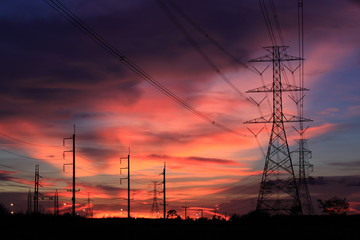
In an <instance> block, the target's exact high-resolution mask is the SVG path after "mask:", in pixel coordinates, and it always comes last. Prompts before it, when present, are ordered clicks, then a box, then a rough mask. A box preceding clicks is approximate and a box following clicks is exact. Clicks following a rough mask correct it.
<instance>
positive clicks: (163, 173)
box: [162, 162, 166, 219]
mask: <svg viewBox="0 0 360 240" xmlns="http://www.w3.org/2000/svg"><path fill="white" fill-rule="evenodd" d="M162 175H163V194H164V197H163V201H164V202H163V205H164V219H166V163H165V162H164V169H163V172H162Z"/></svg>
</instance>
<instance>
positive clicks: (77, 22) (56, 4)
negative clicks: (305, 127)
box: [44, 0, 248, 137]
mask: <svg viewBox="0 0 360 240" xmlns="http://www.w3.org/2000/svg"><path fill="white" fill-rule="evenodd" d="M44 1H45V2H46V3H47V4H48V5H49V6H51V7H52V8H53V9H54V10H56V11H57V12H58V13H59V14H61V15H62V16H63V17H65V18H66V19H67V20H68V21H69V22H70V23H71V24H73V25H74V26H76V27H77V28H79V29H80V30H81V31H82V32H83V33H85V34H86V35H87V36H88V37H90V38H91V39H92V40H93V41H95V42H96V43H97V44H98V45H100V46H101V47H102V48H104V49H105V50H106V51H107V52H108V53H110V54H111V55H112V56H113V57H114V58H115V59H116V60H118V61H120V62H121V63H122V64H124V65H125V66H126V67H127V68H129V69H130V70H131V71H132V72H134V73H135V74H136V75H138V76H139V77H141V78H142V79H144V80H145V81H147V82H148V83H149V84H150V85H152V86H153V87H155V88H156V89H158V90H159V91H160V92H161V93H163V94H164V95H166V96H167V97H169V98H170V99H171V100H173V101H174V102H176V103H177V104H179V105H180V106H181V107H183V108H184V109H186V110H188V111H190V112H191V113H192V114H194V115H195V116H197V117H199V118H202V119H203V120H205V121H207V122H208V123H210V124H212V125H214V126H216V127H218V128H220V129H222V130H224V131H227V132H230V133H232V134H235V135H237V136H241V137H248V135H246V134H242V133H240V132H238V131H236V130H233V129H230V128H228V127H225V126H224V125H222V124H219V123H217V122H216V121H214V120H213V119H212V118H211V117H210V116H208V115H207V114H204V113H202V112H200V111H199V110H197V109H196V108H194V107H193V106H191V105H190V104H189V103H187V102H186V101H185V100H183V99H182V98H180V97H179V96H177V95H176V94H175V93H173V92H172V91H170V90H169V89H168V88H166V87H165V86H163V85H162V84H161V83H159V82H158V81H156V80H155V79H154V78H152V77H151V76H150V75H149V74H148V73H147V72H145V71H144V70H143V69H142V68H140V67H139V66H138V65H136V64H135V63H134V62H132V61H131V60H130V59H129V58H127V57H126V56H125V55H123V54H122V53H121V52H120V51H119V50H118V49H117V48H115V47H114V46H113V45H111V44H110V43H109V42H107V41H106V40H105V39H104V38H103V37H102V36H101V35H99V34H98V33H97V32H95V31H94V30H93V29H91V28H90V27H89V26H87V25H86V24H85V23H84V22H83V21H82V20H81V19H80V18H78V17H77V16H76V15H75V14H74V13H72V12H71V11H70V10H69V9H68V8H66V7H65V6H64V5H63V4H62V3H61V2H60V1H58V0H44Z"/></svg>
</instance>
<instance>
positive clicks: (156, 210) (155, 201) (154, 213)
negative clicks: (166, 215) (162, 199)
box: [150, 181, 160, 217]
mask: <svg viewBox="0 0 360 240" xmlns="http://www.w3.org/2000/svg"><path fill="white" fill-rule="evenodd" d="M153 184H154V185H153V186H154V189H153V198H152V200H153V202H152V205H151V212H150V215H151V217H157V216H159V214H160V210H159V201H158V190H157V186H158V185H159V183H158V182H157V181H153Z"/></svg>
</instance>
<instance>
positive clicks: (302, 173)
mask: <svg viewBox="0 0 360 240" xmlns="http://www.w3.org/2000/svg"><path fill="white" fill-rule="evenodd" d="M303 7H304V6H303V0H298V37H299V56H300V58H301V60H300V62H299V68H298V69H299V82H300V87H301V88H304V8H303ZM304 97H305V94H304V93H303V92H302V91H301V92H300V96H299V97H298V99H293V101H294V102H295V104H296V105H297V108H298V115H299V116H300V117H303V116H304ZM294 129H295V130H296V131H297V132H298V133H299V139H297V143H298V146H299V147H298V149H296V150H295V151H293V152H295V153H298V157H299V163H298V164H297V165H298V167H299V172H298V188H299V196H300V201H301V205H302V210H303V213H304V214H307V215H312V214H314V207H313V204H312V201H311V197H310V192H309V188H308V185H307V179H308V176H309V175H308V172H309V170H311V169H312V167H313V165H312V164H310V162H309V159H311V157H312V152H311V151H310V150H309V149H308V146H307V139H305V138H304V134H305V132H306V130H307V129H308V127H304V123H303V122H300V123H299V126H298V128H295V127H294Z"/></svg>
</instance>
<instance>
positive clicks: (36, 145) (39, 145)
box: [0, 132, 61, 148]
mask: <svg viewBox="0 0 360 240" xmlns="http://www.w3.org/2000/svg"><path fill="white" fill-rule="evenodd" d="M0 134H1V135H3V136H4V137H7V138H9V139H11V140H13V141H16V142H19V143H23V144H27V145H31V146H35V147H49V148H51V147H61V145H45V144H37V143H31V142H27V141H24V140H21V139H18V138H15V137H12V136H10V135H8V134H5V133H3V132H0Z"/></svg>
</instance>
